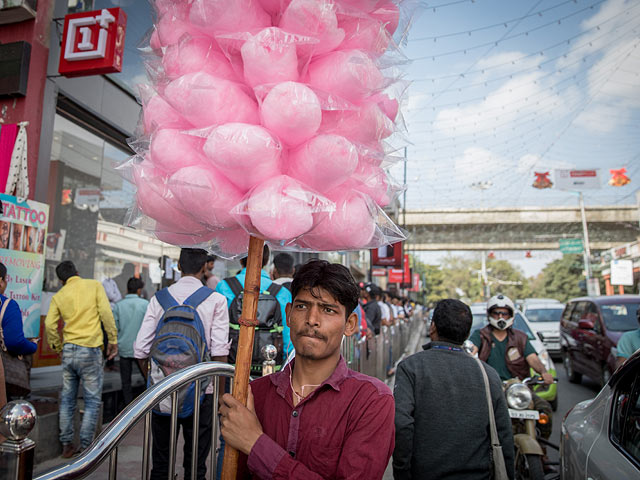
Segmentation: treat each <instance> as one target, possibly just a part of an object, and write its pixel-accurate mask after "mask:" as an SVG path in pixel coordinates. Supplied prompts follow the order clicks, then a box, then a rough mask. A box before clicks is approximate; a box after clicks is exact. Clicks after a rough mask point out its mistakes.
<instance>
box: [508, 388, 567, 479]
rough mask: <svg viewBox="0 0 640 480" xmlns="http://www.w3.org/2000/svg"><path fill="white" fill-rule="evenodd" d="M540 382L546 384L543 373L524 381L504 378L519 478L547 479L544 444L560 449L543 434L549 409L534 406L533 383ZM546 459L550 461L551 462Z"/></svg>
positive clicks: (548, 463)
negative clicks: (543, 436) (541, 428)
mask: <svg viewBox="0 0 640 480" xmlns="http://www.w3.org/2000/svg"><path fill="white" fill-rule="evenodd" d="M554 381H556V379H554ZM541 384H544V380H542V378H541V377H529V378H525V379H524V380H522V381H520V380H518V379H511V380H507V381H505V382H503V388H504V392H505V397H506V399H507V406H508V408H509V416H510V417H511V425H512V428H513V443H514V447H515V478H516V480H544V479H545V473H544V463H543V457H544V456H545V452H544V449H543V447H542V445H546V446H550V447H552V448H555V449H558V446H557V445H554V444H552V443H551V442H549V441H548V440H546V439H544V438H542V437H541V435H540V431H539V426H542V425H548V424H549V422H550V421H551V418H549V416H548V415H547V414H546V413H541V412H539V411H538V410H536V409H535V407H534V401H533V393H532V390H531V389H532V387H533V386H534V385H541ZM541 444H542V445H541ZM546 463H547V465H550V464H551V462H546Z"/></svg>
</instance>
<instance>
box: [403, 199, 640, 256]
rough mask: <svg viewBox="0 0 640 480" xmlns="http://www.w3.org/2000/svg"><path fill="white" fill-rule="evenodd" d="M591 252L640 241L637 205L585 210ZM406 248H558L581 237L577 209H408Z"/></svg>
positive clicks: (580, 225) (580, 223) (439, 249)
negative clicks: (569, 239)
mask: <svg viewBox="0 0 640 480" xmlns="http://www.w3.org/2000/svg"><path fill="white" fill-rule="evenodd" d="M585 213H586V218H587V225H588V231H589V243H590V246H591V249H592V250H606V249H610V248H614V247H616V246H618V245H621V244H624V243H628V242H633V241H636V240H638V238H639V237H640V226H639V220H640V213H639V207H638V206H637V205H607V206H587V207H585ZM398 220H399V222H400V224H403V220H404V224H405V225H406V229H407V230H408V231H409V234H410V236H409V239H408V240H407V248H409V249H411V250H418V251H419V250H422V251H428V250H431V251H443V250H557V249H558V248H559V243H558V241H559V240H560V239H563V238H576V237H582V217H581V214H580V208H579V207H578V206H575V207H571V206H567V207H502V208H486V209H485V208H469V209H433V210H407V211H406V220H405V216H404V215H403V212H400V215H399V219H398Z"/></svg>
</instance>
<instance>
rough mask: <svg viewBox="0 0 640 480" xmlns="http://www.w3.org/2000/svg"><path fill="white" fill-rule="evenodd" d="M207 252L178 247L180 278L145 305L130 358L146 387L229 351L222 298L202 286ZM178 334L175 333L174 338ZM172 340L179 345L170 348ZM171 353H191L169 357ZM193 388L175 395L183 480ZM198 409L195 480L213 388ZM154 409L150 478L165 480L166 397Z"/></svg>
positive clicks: (207, 436)
mask: <svg viewBox="0 0 640 480" xmlns="http://www.w3.org/2000/svg"><path fill="white" fill-rule="evenodd" d="M206 261H207V252H206V251H205V250H202V249H199V248H183V249H182V250H181V251H180V259H179V260H178V268H179V269H180V271H181V272H182V277H181V278H180V280H178V281H177V282H176V283H174V284H173V285H171V286H170V287H168V288H165V289H162V290H160V291H159V292H157V293H156V294H155V296H154V297H153V298H152V299H151V301H150V302H149V307H148V308H147V313H146V314H145V317H144V320H143V321H142V325H141V326H140V331H139V332H138V336H137V338H136V341H135V344H134V356H135V358H138V359H141V360H143V362H144V363H145V365H146V366H147V368H148V375H147V377H148V384H149V385H153V384H155V383H157V382H158V381H160V380H161V379H162V378H164V377H166V376H167V375H169V374H171V373H173V372H174V371H176V370H178V369H181V368H184V367H187V366H190V365H194V364H196V363H199V362H203V361H208V360H213V361H218V362H226V361H227V355H228V353H229V340H228V338H229V316H228V309H227V304H226V302H225V298H224V297H223V296H222V295H220V294H218V293H215V292H214V291H213V290H211V289H210V288H208V287H206V286H203V285H202V280H201V279H202V276H203V275H204V270H205V263H206ZM176 334H178V335H176ZM176 338H180V340H179V341H180V342H183V343H184V345H180V346H178V347H184V348H176V345H175V343H172V342H175V341H176V340H175V339H176ZM176 350H182V351H192V352H193V354H192V356H191V357H189V358H184V357H187V356H186V355H180V356H178V355H173V352H175V351H176ZM194 385H195V384H192V385H190V386H189V387H188V388H187V389H185V391H183V392H182V393H181V394H180V399H179V407H178V425H181V426H182V435H183V438H184V460H183V466H184V474H185V475H184V478H191V441H192V434H193V403H194V391H193V390H194ZM204 392H205V393H204V395H203V399H202V400H201V407H200V421H199V434H198V467H197V468H198V472H197V478H198V479H204V478H205V475H206V471H207V467H206V460H207V456H208V455H209V450H210V448H211V426H212V409H213V398H212V397H213V395H212V393H213V387H212V385H211V384H209V385H208V386H207V387H206V389H205V390H204ZM157 408H158V410H156V409H154V411H153V415H152V419H151V431H152V433H153V450H152V451H153V468H152V470H151V479H152V480H160V479H162V480H165V479H166V478H167V475H168V462H169V448H170V438H169V434H168V433H169V430H170V423H171V416H170V411H171V399H170V398H166V399H165V400H163V401H162V402H160V404H159V405H158V406H157Z"/></svg>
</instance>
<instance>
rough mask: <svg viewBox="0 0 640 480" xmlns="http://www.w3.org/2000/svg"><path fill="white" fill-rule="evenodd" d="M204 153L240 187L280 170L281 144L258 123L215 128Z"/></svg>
mask: <svg viewBox="0 0 640 480" xmlns="http://www.w3.org/2000/svg"><path fill="white" fill-rule="evenodd" d="M204 153H205V155H206V156H207V157H208V158H209V160H210V161H211V163H212V164H213V165H214V166H215V167H216V168H217V169H218V170H220V171H221V172H222V173H224V175H225V176H226V177H227V178H228V179H229V180H231V181H232V182H233V183H234V184H236V185H237V186H238V187H239V188H240V189H241V190H242V191H247V190H249V189H250V188H252V187H253V186H254V185H257V184H258V183H261V182H263V181H265V180H266V179H268V178H271V177H275V176H276V175H279V174H280V155H281V153H282V145H281V144H280V142H278V141H277V140H276V139H275V138H273V136H272V135H271V134H270V133H269V131H268V130H267V129H265V128H263V127H260V126H258V125H247V124H244V123H228V124H226V125H222V126H220V127H218V128H216V129H214V130H213V131H212V132H211V133H210V134H209V136H208V138H207V141H206V143H205V144H204Z"/></svg>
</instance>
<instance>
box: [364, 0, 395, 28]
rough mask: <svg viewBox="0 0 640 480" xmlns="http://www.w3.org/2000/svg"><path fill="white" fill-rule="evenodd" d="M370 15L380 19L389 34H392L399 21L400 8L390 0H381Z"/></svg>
mask: <svg viewBox="0 0 640 480" xmlns="http://www.w3.org/2000/svg"><path fill="white" fill-rule="evenodd" d="M370 15H371V16H372V17H373V18H375V19H376V20H378V21H380V22H381V23H382V24H383V25H384V28H386V29H387V32H388V33H389V35H393V34H394V33H395V31H396V29H397V28H398V24H399V23H400V9H399V8H398V6H397V5H396V4H395V3H393V2H392V1H391V0H382V1H381V2H379V3H378V4H377V5H376V8H375V10H373V11H372V12H371V13H370Z"/></svg>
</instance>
